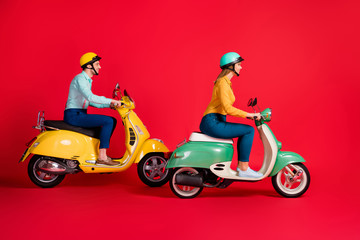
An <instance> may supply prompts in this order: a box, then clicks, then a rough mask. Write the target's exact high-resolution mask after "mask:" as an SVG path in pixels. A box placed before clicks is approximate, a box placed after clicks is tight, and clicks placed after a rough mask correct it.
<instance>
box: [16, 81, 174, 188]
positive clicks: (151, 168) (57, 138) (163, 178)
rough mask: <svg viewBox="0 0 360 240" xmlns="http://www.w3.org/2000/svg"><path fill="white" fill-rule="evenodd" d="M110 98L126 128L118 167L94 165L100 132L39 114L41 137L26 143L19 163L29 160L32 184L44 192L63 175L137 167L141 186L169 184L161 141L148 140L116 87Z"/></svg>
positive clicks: (166, 156) (167, 154)
mask: <svg viewBox="0 0 360 240" xmlns="http://www.w3.org/2000/svg"><path fill="white" fill-rule="evenodd" d="M113 98H117V99H118V100H120V102H121V106H118V107H116V108H114V109H115V110H117V111H118V113H119V114H120V116H121V120H122V122H123V125H124V127H125V135H126V136H125V146H126V150H125V153H124V156H123V157H122V158H119V159H113V161H118V162H119V165H115V166H109V165H102V164H97V163H96V159H97V158H98V146H99V143H100V140H99V132H100V131H99V130H100V128H91V129H89V128H80V127H75V126H71V125H68V124H66V123H65V122H63V121H45V119H44V112H41V111H40V112H39V114H38V122H37V126H35V127H34V128H36V129H39V130H40V132H41V133H40V134H39V135H38V136H36V137H35V138H33V139H32V140H31V141H30V142H29V143H27V144H26V145H27V147H28V148H27V149H26V150H25V152H24V154H23V156H22V157H21V159H20V161H19V162H24V161H25V160H27V159H30V161H29V164H28V175H29V177H30V179H31V181H32V182H33V183H35V184H36V185H38V186H40V187H43V188H50V187H54V186H56V185H58V184H59V183H61V181H62V180H63V179H64V177H65V175H66V174H73V173H78V172H84V173H113V172H122V171H125V170H126V169H128V168H129V167H130V166H131V165H132V164H133V163H137V164H138V166H137V172H138V175H139V177H140V179H141V181H142V182H144V183H145V184H147V185H148V186H151V187H158V186H162V185H164V184H165V183H166V182H167V181H168V180H169V170H168V169H165V166H166V163H167V160H168V159H169V158H170V156H171V153H170V152H169V149H168V148H167V147H166V146H165V145H164V143H163V141H161V140H160V139H149V137H150V134H149V132H148V131H147V129H146V127H145V126H144V124H143V123H142V122H141V120H140V119H139V117H138V116H137V115H136V113H135V112H134V111H133V109H134V108H135V102H134V101H133V100H132V98H131V97H130V96H129V94H128V93H127V92H126V90H124V95H122V94H121V91H120V87H119V84H116V87H115V89H114V92H113Z"/></svg>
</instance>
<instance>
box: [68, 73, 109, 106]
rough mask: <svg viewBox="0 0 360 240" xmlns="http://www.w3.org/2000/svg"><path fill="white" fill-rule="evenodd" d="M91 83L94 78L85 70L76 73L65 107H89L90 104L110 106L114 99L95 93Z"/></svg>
mask: <svg viewBox="0 0 360 240" xmlns="http://www.w3.org/2000/svg"><path fill="white" fill-rule="evenodd" d="M91 85H92V79H91V78H90V77H89V76H88V75H87V74H86V73H85V72H84V71H82V72H81V73H79V74H78V75H76V76H75V77H74V79H73V80H72V81H71V84H70V90H69V96H68V99H67V102H66V107H65V109H71V108H77V109H87V108H88V106H89V105H90V106H92V107H97V108H106V107H110V103H111V101H112V99H110V98H106V97H101V96H97V95H95V94H93V93H92V92H91Z"/></svg>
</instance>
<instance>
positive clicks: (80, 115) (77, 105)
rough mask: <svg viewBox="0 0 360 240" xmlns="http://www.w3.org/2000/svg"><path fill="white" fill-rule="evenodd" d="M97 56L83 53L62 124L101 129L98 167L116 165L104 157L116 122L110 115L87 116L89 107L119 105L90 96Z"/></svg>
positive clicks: (97, 65) (96, 68)
mask: <svg viewBox="0 0 360 240" xmlns="http://www.w3.org/2000/svg"><path fill="white" fill-rule="evenodd" d="M100 59H101V58H100V57H99V56H98V55H96V54H95V53H92V52H89V53H85V54H84V55H83V56H82V57H81V58H80V66H81V68H82V69H83V71H82V72H81V73H80V74H78V75H76V76H75V77H74V79H73V80H72V82H71V84H70V90H69V96H68V99H67V102H66V108H65V112H64V121H65V122H66V123H68V124H70V125H73V126H77V127H84V128H93V127H101V131H100V146H99V157H98V160H97V163H98V164H106V165H118V164H119V162H115V161H112V159H111V158H109V157H108V156H107V154H106V150H107V149H108V148H109V142H110V137H111V135H112V133H113V131H114V129H115V126H116V119H115V118H113V117H109V116H104V115H97V114H87V108H88V106H92V107H97V108H106V107H112V106H120V105H121V103H120V101H117V100H114V99H110V98H106V97H101V96H97V95H95V94H93V93H92V91H91V85H92V79H91V78H92V77H93V76H94V75H99V70H100V68H101V67H100V62H99V61H100Z"/></svg>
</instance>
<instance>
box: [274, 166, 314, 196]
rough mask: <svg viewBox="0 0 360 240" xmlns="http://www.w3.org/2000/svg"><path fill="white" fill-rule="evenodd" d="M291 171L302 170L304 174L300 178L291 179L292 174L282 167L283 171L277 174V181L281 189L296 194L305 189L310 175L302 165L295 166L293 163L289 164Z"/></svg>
mask: <svg viewBox="0 0 360 240" xmlns="http://www.w3.org/2000/svg"><path fill="white" fill-rule="evenodd" d="M287 167H288V169H289V170H290V171H293V172H296V171H299V170H302V172H303V174H302V175H301V177H300V178H299V179H296V180H291V178H292V174H290V173H289V171H288V170H287V169H286V167H285V168H283V169H281V171H280V172H279V173H278V174H277V176H276V183H277V185H278V187H279V188H280V190H281V191H283V192H284V193H286V194H289V195H296V194H298V193H300V192H301V191H302V190H304V189H305V187H306V184H307V181H308V176H307V174H306V172H305V170H304V169H303V168H301V167H300V166H296V167H295V166H294V165H292V164H289V165H287Z"/></svg>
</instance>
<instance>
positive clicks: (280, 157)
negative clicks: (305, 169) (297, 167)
mask: <svg viewBox="0 0 360 240" xmlns="http://www.w3.org/2000/svg"><path fill="white" fill-rule="evenodd" d="M298 162H305V160H304V158H303V157H301V156H300V155H299V154H297V153H294V152H282V151H279V152H278V154H277V157H276V162H275V165H274V168H273V170H272V171H271V173H270V175H269V176H270V177H272V176H275V175H276V174H277V173H278V172H279V171H280V170H281V169H283V168H284V167H285V166H286V165H288V164H290V163H298Z"/></svg>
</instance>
